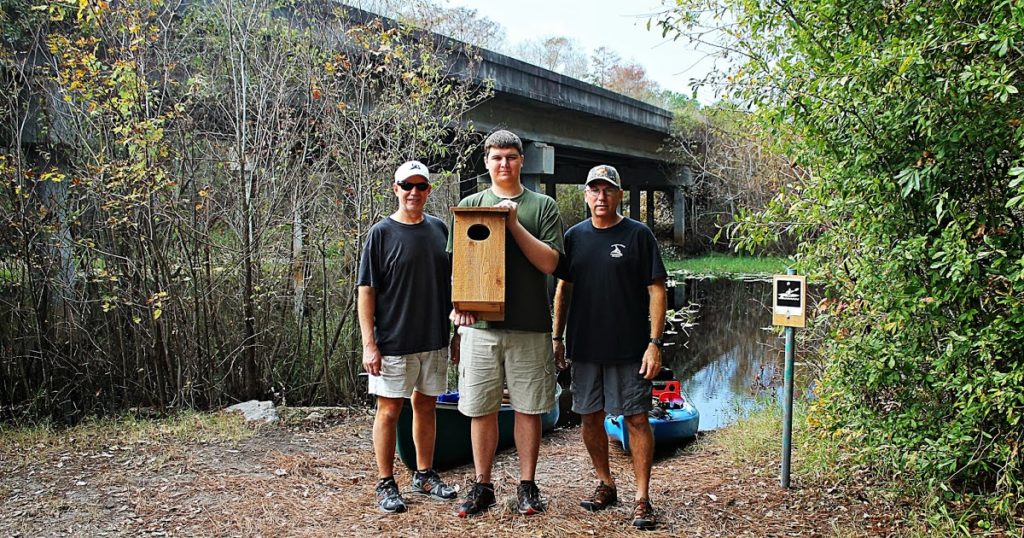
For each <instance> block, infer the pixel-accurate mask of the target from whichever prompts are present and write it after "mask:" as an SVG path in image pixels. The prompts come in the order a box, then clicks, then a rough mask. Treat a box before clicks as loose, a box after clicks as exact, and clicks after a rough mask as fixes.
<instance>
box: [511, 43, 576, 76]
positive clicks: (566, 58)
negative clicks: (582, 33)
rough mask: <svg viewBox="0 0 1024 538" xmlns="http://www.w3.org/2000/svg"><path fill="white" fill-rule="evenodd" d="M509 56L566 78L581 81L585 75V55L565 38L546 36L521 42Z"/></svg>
mask: <svg viewBox="0 0 1024 538" xmlns="http://www.w3.org/2000/svg"><path fill="white" fill-rule="evenodd" d="M511 54H512V56H515V57H517V58H519V59H521V60H523V61H525V62H529V63H532V64H534V65H539V66H541V67H543V68H545V69H550V70H551V71H556V72H558V73H561V74H563V75H565V76H568V77H573V78H576V79H581V80H582V79H583V78H584V77H586V75H587V57H586V55H585V54H584V53H583V52H582V51H581V50H580V46H579V44H578V43H577V42H576V41H575V40H573V39H569V38H567V37H563V36H548V37H543V38H539V39H528V40H525V41H521V42H520V43H519V44H517V45H516V46H515V47H514V48H513V49H512V52H511Z"/></svg>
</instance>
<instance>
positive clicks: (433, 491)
mask: <svg viewBox="0 0 1024 538" xmlns="http://www.w3.org/2000/svg"><path fill="white" fill-rule="evenodd" d="M412 490H413V491H414V492H416V493H419V494H421V495H427V496H429V497H430V498H432V499H437V500H439V501H450V500H452V499H454V498H455V497H456V496H458V492H456V491H455V488H453V487H451V486H449V485H448V484H445V483H444V482H442V481H441V477H440V476H438V474H437V471H435V470H433V469H427V470H426V471H423V472H420V471H416V472H415V473H413V474H412Z"/></svg>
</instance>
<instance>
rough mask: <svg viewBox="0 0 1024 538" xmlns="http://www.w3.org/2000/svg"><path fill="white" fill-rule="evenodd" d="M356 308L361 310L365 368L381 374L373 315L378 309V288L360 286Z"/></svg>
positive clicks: (376, 374) (360, 325)
mask: <svg viewBox="0 0 1024 538" xmlns="http://www.w3.org/2000/svg"><path fill="white" fill-rule="evenodd" d="M356 305H357V306H356V309H357V310H358V312H359V333H360V335H361V337H362V340H363V369H364V370H366V372H367V373H368V374H370V375H374V376H378V375H380V365H381V361H382V358H381V355H380V350H379V349H377V339H376V338H375V337H374V335H373V317H374V314H375V313H376V311H377V290H375V289H373V288H371V287H370V286H359V293H358V296H357V302H356Z"/></svg>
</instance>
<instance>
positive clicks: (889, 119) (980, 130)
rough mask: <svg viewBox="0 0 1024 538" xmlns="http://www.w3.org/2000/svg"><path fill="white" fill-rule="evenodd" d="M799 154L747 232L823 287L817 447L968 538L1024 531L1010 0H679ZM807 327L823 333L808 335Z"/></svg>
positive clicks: (1022, 81)
mask: <svg viewBox="0 0 1024 538" xmlns="http://www.w3.org/2000/svg"><path fill="white" fill-rule="evenodd" d="M669 4H671V7H670V8H668V9H667V10H666V12H665V13H664V14H663V16H662V17H661V19H660V23H661V27H662V29H663V30H664V31H665V32H666V33H667V34H669V35H672V36H675V37H677V38H680V39H688V40H692V41H695V42H700V43H702V44H704V45H707V46H712V47H714V46H717V47H720V48H719V50H721V51H723V54H728V55H729V57H730V59H731V62H724V63H723V65H726V64H728V65H730V66H731V67H730V69H729V70H727V71H724V72H720V73H716V74H713V75H712V76H711V77H709V79H708V80H707V81H706V82H707V83H710V84H716V85H718V88H720V90H722V91H723V92H724V93H725V94H726V95H728V97H729V98H730V99H731V100H732V102H733V103H735V104H736V105H737V107H738V108H746V109H748V110H752V111H753V112H752V114H751V118H752V119H753V120H754V121H756V122H758V124H759V125H761V126H763V128H764V129H766V130H767V131H768V132H771V133H772V136H771V139H772V140H774V141H775V142H776V143H777V145H776V147H775V148H773V149H774V151H775V152H777V153H778V154H780V155H785V156H786V157H787V159H788V161H789V163H790V169H791V170H790V173H789V174H788V177H787V180H786V181H785V182H783V183H782V184H780V192H779V194H778V196H777V197H776V198H775V199H774V200H773V201H772V202H770V203H769V204H768V205H767V209H766V210H764V211H749V212H746V213H745V214H744V215H742V217H741V218H740V219H739V222H740V224H739V226H738V227H737V228H736V229H735V232H736V233H735V235H734V237H736V238H737V240H738V243H739V244H740V245H741V246H744V247H749V248H757V247H758V246H759V245H763V244H766V243H772V242H775V241H777V240H778V239H779V238H780V237H786V236H788V237H796V238H799V240H800V241H801V243H800V247H799V252H800V257H799V259H800V263H799V264H798V267H797V268H798V270H799V271H800V272H801V273H805V274H807V275H808V277H809V279H811V280H813V281H817V282H820V283H823V284H825V286H826V288H825V291H824V300H823V301H822V302H820V303H818V305H817V308H816V309H815V310H814V312H812V314H813V316H812V318H813V319H812V325H813V328H812V329H811V330H812V331H814V332H815V334H817V335H818V336H819V337H820V341H821V342H822V345H821V347H820V353H821V354H822V357H823V364H824V367H825V371H824V374H823V376H822V378H821V379H819V380H818V382H817V384H816V389H815V390H816V394H817V398H816V399H815V401H814V403H813V406H812V408H811V409H810V410H809V416H808V420H809V422H810V423H811V424H812V425H813V426H814V427H815V432H816V435H818V436H819V439H820V441H819V442H821V443H824V444H826V445H834V446H837V447H841V448H843V449H847V450H849V451H850V452H849V453H850V454H851V456H852V458H851V459H850V460H849V461H845V462H843V464H844V465H846V466H849V467H856V468H861V469H865V470H868V471H869V472H870V473H871V474H872V475H873V476H875V477H878V478H879V479H884V480H885V481H887V482H889V483H890V484H893V485H894V486H897V487H899V488H900V489H901V491H903V492H904V493H905V494H906V495H908V496H912V497H916V498H920V499H922V500H923V502H924V504H925V506H926V507H927V518H926V522H927V524H929V525H934V526H935V528H936V529H956V530H957V531H958V532H962V533H990V532H991V533H993V534H1000V533H1009V532H1014V533H1019V532H1020V529H1021V528H1022V527H1024V463H1022V462H1024V458H1022V457H1021V447H1022V446H1024V420H1022V417H1024V396H1022V395H1024V338H1022V336H1021V335H1022V334H1024V294H1022V293H1021V290H1022V289H1024V271H1022V264H1021V260H1022V259H1024V161H1022V158H1021V155H1022V149H1024V127H1022V120H1021V118H1022V116H1024V99H1022V98H1021V94H1020V88H1021V87H1022V85H1024V73H1022V71H1021V69H1020V66H1021V64H1022V59H1024V52H1022V50H1021V48H1020V43H1022V42H1024V26H1022V23H1021V21H1022V20H1024V17H1022V13H1024V11H1022V9H1024V8H1022V7H1021V6H1020V5H1019V3H1014V2H931V1H922V2H889V3H879V4H877V5H872V6H864V5H863V3H858V2H849V1H842V0H839V1H827V2H803V3H801V2H776V3H771V4H765V3H750V2H743V1H739V0H736V1H733V0H727V1H717V0H715V1H710V0H677V1H675V2H669ZM809 332H810V331H809Z"/></svg>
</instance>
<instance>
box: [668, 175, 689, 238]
mask: <svg viewBox="0 0 1024 538" xmlns="http://www.w3.org/2000/svg"><path fill="white" fill-rule="evenodd" d="M669 192H670V193H671V195H672V221H673V224H672V239H673V240H674V241H675V243H676V245H679V246H683V242H684V239H685V237H686V191H684V190H683V189H681V188H679V187H676V188H675V189H673V190H671V191H669Z"/></svg>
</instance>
